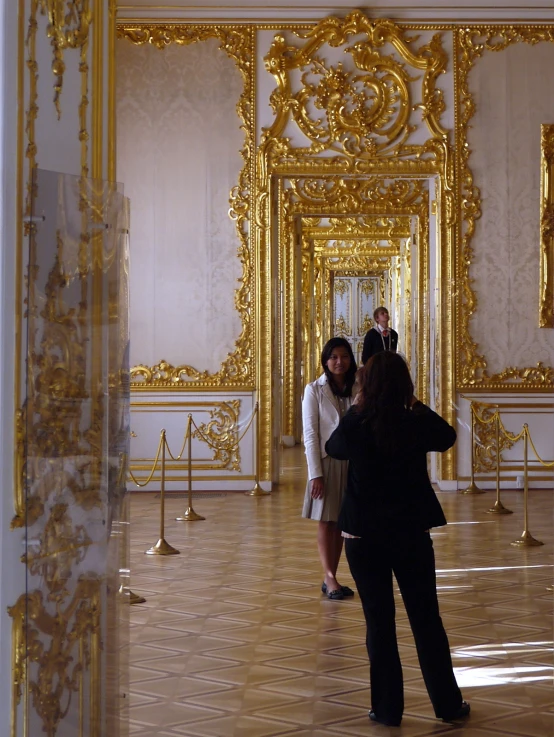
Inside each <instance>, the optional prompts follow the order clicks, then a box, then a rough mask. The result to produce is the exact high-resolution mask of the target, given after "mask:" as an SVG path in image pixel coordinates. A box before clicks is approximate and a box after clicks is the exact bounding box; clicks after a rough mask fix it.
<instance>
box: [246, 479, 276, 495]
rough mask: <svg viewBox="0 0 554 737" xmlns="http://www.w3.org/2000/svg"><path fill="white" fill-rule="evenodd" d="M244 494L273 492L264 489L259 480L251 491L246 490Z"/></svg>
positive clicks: (267, 493)
mask: <svg viewBox="0 0 554 737" xmlns="http://www.w3.org/2000/svg"><path fill="white" fill-rule="evenodd" d="M244 494H245V496H271V492H270V491H264V489H262V487H261V486H260V485H259V483H258V482H257V481H256V483H255V485H254V488H253V489H252V490H251V491H245V492H244Z"/></svg>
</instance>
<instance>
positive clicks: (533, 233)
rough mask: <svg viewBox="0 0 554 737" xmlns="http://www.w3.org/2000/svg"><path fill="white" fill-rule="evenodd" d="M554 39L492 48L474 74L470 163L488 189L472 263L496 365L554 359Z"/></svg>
mask: <svg viewBox="0 0 554 737" xmlns="http://www.w3.org/2000/svg"><path fill="white" fill-rule="evenodd" d="M553 68H554V43H541V44H537V45H536V46H531V45H528V44H524V43H519V44H515V45H513V46H510V47H508V48H507V49H505V50H503V51H500V52H485V53H484V55H483V57H482V58H481V59H479V61H478V62H477V63H476V64H475V67H474V68H473V69H472V71H471V74H470V87H471V91H472V93H473V94H474V96H475V101H476V114H475V117H474V118H473V120H472V121H471V128H470V130H469V137H468V140H469V147H470V149H471V152H472V153H471V156H470V167H471V168H472V171H473V173H474V181H475V184H476V186H478V187H479V188H480V190H481V198H482V216H481V218H480V219H478V220H477V221H476V229H475V236H474V238H473V242H472V244H473V248H474V250H475V255H474V261H473V265H472V267H471V277H472V279H473V280H474V282H473V288H474V290H475V292H476V295H477V300H478V309H477V311H476V313H475V315H474V316H473V318H472V321H471V334H472V336H473V338H474V340H476V341H477V343H478V345H479V352H480V353H482V354H483V355H484V356H485V358H486V360H487V364H488V366H487V368H488V371H489V373H494V372H499V371H502V370H503V369H504V368H505V367H507V366H514V367H526V366H533V365H536V364H537V362H539V361H542V362H543V363H544V364H546V365H550V364H551V362H552V355H553V352H554V334H553V332H552V331H551V330H543V329H540V328H539V327H538V300H539V287H538V285H539V244H540V235H539V202H540V138H541V128H540V127H541V123H546V122H553V121H554V78H553V77H552V75H549V74H546V73H545V70H547V69H553Z"/></svg>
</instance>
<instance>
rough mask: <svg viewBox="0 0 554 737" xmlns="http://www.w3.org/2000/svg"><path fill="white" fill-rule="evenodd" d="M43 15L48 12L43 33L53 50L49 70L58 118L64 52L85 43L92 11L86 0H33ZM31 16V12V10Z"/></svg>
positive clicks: (63, 71) (63, 72)
mask: <svg viewBox="0 0 554 737" xmlns="http://www.w3.org/2000/svg"><path fill="white" fill-rule="evenodd" d="M35 2H36V3H37V5H38V9H39V10H40V12H41V14H42V15H45V16H47V18H48V26H47V28H46V33H47V35H48V38H49V39H50V44H51V46H52V49H53V52H54V59H53V61H52V73H53V75H54V76H55V77H56V82H55V84H54V106H55V108H56V111H57V113H58V120H59V119H60V118H61V114H62V112H61V107H60V98H61V94H62V87H63V76H64V74H65V62H64V55H63V52H64V51H65V49H79V48H82V47H83V46H85V45H86V44H87V43H88V39H89V30H90V25H91V22H92V12H91V10H90V2H89V0H35ZM35 7H36V6H35ZM33 17H34V13H33Z"/></svg>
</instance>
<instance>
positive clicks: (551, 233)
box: [539, 123, 554, 328]
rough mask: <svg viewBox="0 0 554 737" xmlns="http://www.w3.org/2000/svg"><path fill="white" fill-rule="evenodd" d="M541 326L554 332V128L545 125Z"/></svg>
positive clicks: (541, 227) (542, 171) (542, 170)
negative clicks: (553, 329) (552, 329)
mask: <svg viewBox="0 0 554 737" xmlns="http://www.w3.org/2000/svg"><path fill="white" fill-rule="evenodd" d="M540 198H541V205H540V239H541V243H540V249H541V251H540V295H539V326H540V327H541V328H554V124H551V123H550V124H544V125H541V190H540Z"/></svg>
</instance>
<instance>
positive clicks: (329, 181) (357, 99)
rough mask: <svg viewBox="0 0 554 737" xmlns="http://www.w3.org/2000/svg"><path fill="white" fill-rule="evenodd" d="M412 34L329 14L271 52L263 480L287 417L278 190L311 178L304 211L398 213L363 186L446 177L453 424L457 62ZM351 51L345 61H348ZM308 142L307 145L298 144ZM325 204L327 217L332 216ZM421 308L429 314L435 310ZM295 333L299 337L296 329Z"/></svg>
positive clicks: (263, 199) (443, 373)
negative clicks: (451, 78) (278, 427)
mask: <svg viewBox="0 0 554 737" xmlns="http://www.w3.org/2000/svg"><path fill="white" fill-rule="evenodd" d="M410 34H411V32H410V31H407V30H406V29H404V28H402V27H400V26H398V25H397V24H395V23H393V22H392V21H389V20H377V21H370V20H369V19H368V18H367V17H366V16H365V15H363V13H361V12H360V11H353V12H352V13H350V14H349V15H348V16H347V17H346V18H344V19H339V18H333V17H330V18H326V19H325V20H323V21H321V22H320V23H318V24H317V25H316V26H310V27H309V28H308V29H307V30H306V29H301V28H291V29H289V30H288V31H282V32H280V33H278V34H277V35H276V36H275V37H274V40H273V43H272V45H271V47H270V49H269V51H268V53H267V55H266V56H265V59H264V61H265V64H266V68H267V70H268V71H269V72H270V73H271V74H272V75H273V76H274V78H275V81H276V85H277V86H276V88H275V90H274V91H273V93H272V95H271V105H272V107H273V110H274V112H275V121H274V123H273V124H272V125H271V126H270V127H269V128H267V129H265V130H264V132H263V135H262V137H261V141H260V145H259V148H258V158H257V172H256V173H257V179H256V213H255V231H256V236H255V237H256V253H257V255H258V257H259V259H260V271H259V276H260V280H259V286H260V290H261V291H260V298H259V301H258V304H259V307H260V310H261V315H260V323H259V325H260V332H259V341H260V342H259V350H258V357H259V373H258V377H259V382H258V386H259V389H260V393H261V398H262V402H263V406H262V408H261V414H260V424H261V427H262V435H263V434H264V433H265V435H263V437H261V443H260V455H259V460H260V469H261V471H262V477H268V476H269V475H270V473H271V463H272V461H271V453H272V452H273V450H274V449H272V447H271V440H272V435H273V428H274V425H275V410H274V408H273V407H272V406H271V404H270V403H269V402H267V401H265V402H264V401H263V400H264V397H270V396H271V390H272V386H273V382H274V380H275V376H274V373H273V372H274V366H275V355H274V354H275V343H274V338H273V335H272V333H271V330H272V328H273V327H274V325H275V320H274V314H273V310H274V309H275V308H274V306H273V305H272V303H271V286H272V277H273V273H272V268H274V267H272V263H273V261H272V254H274V252H275V249H276V248H277V250H279V249H278V244H277V241H281V242H283V236H284V231H283V227H284V222H285V221H284V219H283V212H282V209H283V206H282V205H281V204H280V199H281V196H280V195H279V194H278V192H279V191H280V190H281V191H283V192H284V191H285V187H284V186H283V184H284V183H286V182H287V181H292V180H295V179H296V180H298V181H300V182H304V185H303V188H304V191H305V192H306V193H307V194H308V200H309V201H311V203H312V204H307V205H306V207H305V208H304V211H303V212H302V215H303V216H310V215H312V214H313V215H315V216H319V215H327V216H328V215H331V214H333V213H334V214H343V215H344V214H347V215H348V214H355V213H356V214H357V213H362V214H365V213H367V214H372V213H375V214H388V213H387V212H386V211H385V212H382V211H381V210H380V209H379V201H380V200H381V199H382V193H381V192H380V190H379V188H377V190H376V191H377V193H378V196H377V201H375V200H371V197H366V198H364V197H363V196H360V192H359V191H358V190H359V185H360V183H363V182H366V181H368V180H380V181H381V182H387V181H389V182H390V181H391V180H392V188H393V189H394V187H395V186H396V187H397V188H400V192H399V194H400V196H401V195H402V191H403V190H402V188H403V187H408V186H409V185H410V181H411V180H412V179H414V180H421V179H428V178H432V179H434V180H435V197H436V203H437V204H436V209H437V222H438V229H437V230H438V233H437V241H438V250H439V251H440V254H439V256H438V258H437V262H438V270H439V271H438V273H437V284H438V285H439V289H438V296H437V300H438V302H437V304H438V312H439V315H438V318H439V319H438V321H437V322H438V331H439V336H438V340H437V342H436V346H437V350H438V355H439V359H440V360H439V361H438V362H437V366H438V367H439V376H438V380H437V382H436V384H437V385H438V389H439V391H438V392H437V403H436V408H437V410H438V411H439V412H441V414H442V415H443V416H444V417H445V418H447V419H448V420H451V421H452V420H453V417H454V402H453V387H454V386H455V366H454V361H453V360H452V359H453V338H454V336H453V328H454V318H453V314H452V312H453V311H452V309H451V307H452V304H451V302H452V295H453V288H452V284H453V275H454V270H453V267H454V226H455V217H456V208H455V206H454V202H455V193H454V160H453V156H452V151H451V147H450V142H449V133H448V131H447V129H446V128H444V127H443V126H442V124H441V121H440V118H441V116H442V113H443V112H444V110H445V107H446V106H445V102H444V98H443V94H442V91H441V90H440V89H438V88H437V81H438V78H439V77H440V75H441V74H442V73H443V72H444V71H445V70H446V68H447V63H448V55H447V53H446V51H445V50H444V49H443V47H442V35H441V33H440V32H437V33H435V34H434V35H433V36H432V38H431V39H430V40H429V41H428V42H427V43H424V44H423V45H420V46H419V47H418V46H417V43H418V38H417V37H414V36H411V35H410ZM348 44H351V45H348ZM341 47H342V52H343V53H344V55H343V56H342V57H341V58H342V61H340V62H338V64H337V63H335V61H336V59H337V54H339V53H340V50H341ZM327 49H329V54H328V58H327V57H326V50H327ZM369 90H373V92H369ZM416 132H417V135H415V134H416ZM429 132H430V137H429V138H427V139H425V136H426V135H429ZM299 136H300V137H301V138H302V141H305V142H306V145H304V146H301V145H298V141H299V140H300V138H299ZM422 141H424V142H423V143H422ZM281 180H284V181H283V182H281ZM352 182H354V183H357V184H358V187H356V186H355V184H354V185H353V184H352ZM362 189H363V188H362ZM366 191H367V188H366ZM283 197H284V195H283ZM322 203H324V204H325V206H326V207H327V208H328V209H327V211H326V212H322V210H321V205H322ZM292 206H293V203H292V202H291V207H292ZM330 206H332V207H333V209H332V211H331V212H330V211H329V210H330ZM285 301H286V296H285ZM421 307H422V309H424V310H428V305H427V304H423V305H422V306H421ZM283 329H284V334H287V326H286V325H284V326H283ZM287 368H288V367H287V366H285V373H286V372H287ZM454 462H455V456H454V453H453V452H450V453H449V454H447V455H446V456H444V457H442V459H441V464H442V467H441V469H440V475H441V478H443V479H445V480H446V479H453V478H455V464H454Z"/></svg>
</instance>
